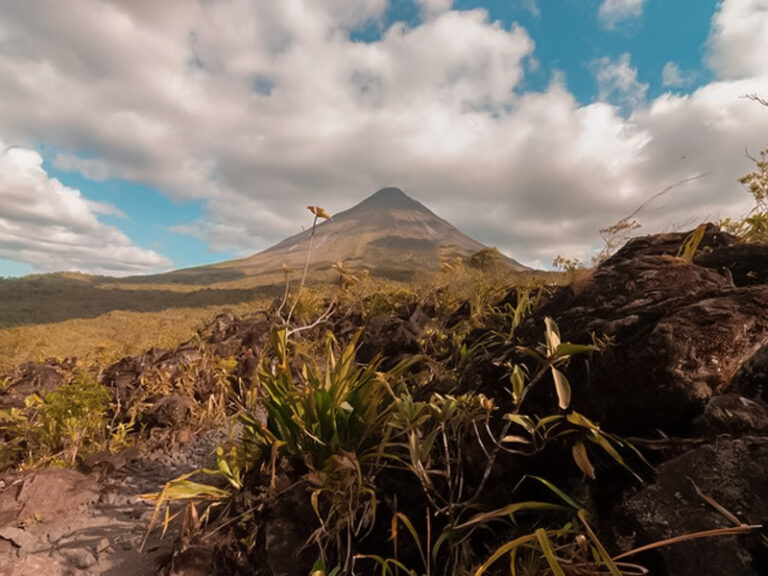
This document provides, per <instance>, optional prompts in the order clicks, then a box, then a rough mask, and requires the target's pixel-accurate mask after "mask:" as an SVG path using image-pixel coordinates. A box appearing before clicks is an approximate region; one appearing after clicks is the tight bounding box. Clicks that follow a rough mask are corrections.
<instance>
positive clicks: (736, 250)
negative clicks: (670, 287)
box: [693, 244, 768, 286]
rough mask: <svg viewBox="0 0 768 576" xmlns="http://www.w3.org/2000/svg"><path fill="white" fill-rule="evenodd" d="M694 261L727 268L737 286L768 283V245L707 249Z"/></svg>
mask: <svg viewBox="0 0 768 576" xmlns="http://www.w3.org/2000/svg"><path fill="white" fill-rule="evenodd" d="M693 261H694V263H695V264H697V265H699V266H705V267H707V268H715V269H717V270H725V269H727V270H728V271H729V272H730V274H731V276H732V278H733V283H734V284H735V285H736V286H752V285H756V284H766V283H768V266H766V263H768V246H761V245H759V244H736V245H734V246H727V247H725V248H719V249H717V250H710V251H705V252H703V253H701V254H699V255H697V256H696V257H695V258H694V260H693Z"/></svg>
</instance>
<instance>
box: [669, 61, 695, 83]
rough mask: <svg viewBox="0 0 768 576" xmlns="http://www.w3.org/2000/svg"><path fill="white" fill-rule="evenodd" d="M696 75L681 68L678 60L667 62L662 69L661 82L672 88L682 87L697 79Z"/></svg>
mask: <svg viewBox="0 0 768 576" xmlns="http://www.w3.org/2000/svg"><path fill="white" fill-rule="evenodd" d="M695 77H696V75H695V73H693V72H684V71H682V70H680V66H678V65H677V63H676V62H667V63H666V64H664V68H663V69H662V71H661V84H662V86H669V87H670V88H682V87H683V86H688V85H690V84H691V83H692V82H693V81H694V80H695Z"/></svg>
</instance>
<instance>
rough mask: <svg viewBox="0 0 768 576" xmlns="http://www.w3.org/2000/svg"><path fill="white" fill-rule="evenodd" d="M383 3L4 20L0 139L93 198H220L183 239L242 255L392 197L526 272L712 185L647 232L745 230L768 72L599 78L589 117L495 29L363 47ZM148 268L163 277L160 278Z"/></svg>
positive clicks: (456, 30) (158, 5)
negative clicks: (94, 192) (650, 80)
mask: <svg viewBox="0 0 768 576" xmlns="http://www.w3.org/2000/svg"><path fill="white" fill-rule="evenodd" d="M385 4H386V3H385V2H384V1H383V0H382V1H377V0H369V1H367V2H361V3H357V2H348V1H347V0H334V1H333V2H309V1H304V0H282V1H281V2H269V1H245V0H230V1H227V2H215V1H211V2H204V3H194V4H184V5H183V6H182V5H181V4H180V3H176V2H155V1H153V0H136V1H132V2H118V1H117V0H114V1H112V2H99V3H93V2H91V1H90V0H71V1H70V2H67V3H66V6H65V5H64V4H63V3H61V2H57V1H54V0H48V1H47V2H46V1H44V0H40V1H39V2H34V3H30V2H15V3H13V2H12V3H7V4H5V5H4V6H3V8H2V9H0V28H2V30H4V33H3V34H4V36H0V110H3V114H0V134H3V135H5V137H6V138H7V139H9V140H13V141H14V142H24V143H28V144H31V143H41V144H43V145H45V146H54V147H55V148H56V149H57V150H60V151H61V155H60V156H59V157H57V158H56V159H55V161H56V163H57V166H59V167H64V166H69V168H68V169H76V170H79V171H81V172H83V173H87V175H89V176H90V177H92V178H98V177H101V176H105V175H108V176H109V177H119V178H125V179H129V180H137V181H142V182H145V183H148V184H150V185H153V186H156V187H158V188H159V189H160V190H161V191H162V192H163V193H165V194H167V195H169V196H172V197H175V198H180V199H189V198H195V199H201V198H202V199H204V200H205V202H206V210H205V214H204V217H203V219H201V221H199V222H190V223H187V224H185V225H182V226H181V227H178V228H177V230H178V231H179V232H182V231H183V232H184V233H188V234H193V235H196V236H199V237H201V238H203V239H204V240H205V241H206V242H207V243H208V244H209V245H210V246H211V247H212V248H214V249H233V250H236V251H238V252H240V253H242V252H246V253H248V252H255V251H257V250H261V249H264V248H266V247H268V246H269V245H270V244H272V243H275V242H277V241H279V240H280V239H282V238H283V237H285V236H286V235H288V234H291V233H294V232H296V231H298V230H299V229H300V226H302V225H307V224H308V220H307V218H306V211H305V209H304V207H305V206H306V205H307V204H319V205H322V206H324V207H325V208H327V209H328V210H330V211H338V210H341V209H344V208H347V207H349V206H350V205H351V204H353V203H355V202H357V201H359V200H361V199H362V198H363V197H364V196H366V195H368V194H370V193H372V192H374V191H375V190H376V189H377V188H379V187H381V186H384V185H397V186H400V187H401V188H403V189H404V190H405V191H406V192H408V193H410V194H412V195H413V196H415V197H417V198H418V199H419V200H421V201H422V202H424V203H426V204H427V205H428V206H430V207H431V208H433V209H434V210H435V211H436V212H437V213H438V214H439V215H440V216H442V217H444V218H446V219H448V220H449V221H451V222H453V223H454V224H456V225H457V226H459V227H460V228H461V229H463V230H464V231H465V232H467V233H469V234H470V235H473V236H475V237H477V238H478V239H479V240H481V241H483V242H486V243H488V244H495V245H497V246H499V247H500V248H502V249H504V250H506V251H507V252H508V253H509V254H510V255H512V256H513V257H515V258H519V259H521V260H524V261H527V262H534V261H537V260H538V261H541V262H549V261H551V259H552V256H554V255H555V254H558V253H561V254H567V255H571V256H575V257H579V258H582V259H583V260H587V261H588V260H589V257H590V255H591V253H592V252H593V250H594V249H595V247H597V246H599V243H600V241H599V237H598V234H597V231H598V230H599V229H600V228H602V227H604V226H606V225H610V224H612V223H614V222H616V221H617V220H618V219H620V218H622V217H624V216H626V215H627V214H629V213H630V212H631V211H632V210H633V209H634V208H635V207H636V206H637V205H639V204H641V203H642V202H643V201H644V200H645V199H647V198H648V197H649V196H651V195H652V194H654V193H655V192H657V191H659V190H661V189H662V188H664V187H665V186H668V185H670V184H673V183H675V182H677V181H679V180H682V179H684V178H687V177H690V176H692V175H695V174H698V173H708V174H709V175H708V176H705V177H704V178H702V179H701V180H698V181H696V182H695V183H691V184H689V185H687V186H685V187H679V188H676V189H675V190H674V191H673V192H671V193H670V194H668V195H667V196H665V197H663V198H661V199H659V201H657V202H654V203H652V205H651V206H649V207H648V209H647V210H645V211H644V212H643V214H642V215H641V221H642V223H643V225H644V227H643V228H642V229H641V231H643V232H645V231H650V230H653V229H660V228H663V227H664V226H669V225H674V224H675V223H679V222H685V221H688V220H689V219H692V218H695V217H705V216H709V217H716V216H718V215H728V214H736V215H738V214H739V212H740V211H742V210H744V209H745V207H746V205H745V203H744V202H746V201H747V200H748V197H747V195H746V194H745V193H744V192H743V191H742V190H741V189H740V187H739V185H738V183H737V182H736V180H737V178H738V176H740V175H741V174H743V173H744V172H745V171H747V170H749V169H750V162H749V160H748V159H747V158H746V157H745V156H744V154H743V150H744V148H745V147H749V148H750V150H756V149H759V148H760V147H764V146H765V134H766V133H768V113H766V110H765V109H764V108H763V107H761V106H758V105H756V104H754V103H752V102H749V101H747V100H744V99H740V98H739V96H740V95H742V94H745V93H753V92H758V93H762V94H768V79H767V76H768V74H766V73H765V72H761V71H760V70H763V69H762V68H761V67H760V66H759V65H758V64H759V61H758V63H754V62H753V63H751V64H750V65H749V66H748V67H746V68H745V69H744V71H743V73H742V74H741V75H742V76H743V77H740V78H738V79H737V78H731V77H728V78H725V77H723V79H722V81H719V82H716V83H713V84H710V85H708V86H704V87H702V88H700V89H698V90H697V91H695V92H694V93H692V94H680V95H669V94H668V95H664V96H661V97H659V98H657V99H656V100H652V101H648V99H647V89H648V88H647V85H646V84H644V83H641V82H640V81H639V80H638V78H637V70H636V69H635V68H634V67H633V66H632V65H631V62H630V57H629V55H623V56H621V57H620V58H618V59H617V60H602V61H598V62H597V64H596V65H595V73H596V76H597V78H598V81H599V82H600V86H599V88H600V94H601V101H598V102H595V103H592V104H589V105H586V106H585V105H580V104H579V103H578V102H577V101H576V100H575V98H574V96H573V95H572V94H571V93H569V92H568V90H567V89H566V88H565V84H564V82H563V81H561V80H560V79H558V78H556V79H555V80H554V81H553V82H552V84H551V86H549V87H548V88H547V89H545V90H543V91H542V92H529V93H523V94H519V93H516V90H515V89H516V88H519V86H520V81H521V79H522V77H523V74H524V71H525V69H526V66H527V65H528V64H527V63H528V62H530V60H531V58H532V56H534V54H535V53H534V43H533V41H532V40H531V38H530V37H529V35H528V34H527V33H526V31H525V30H523V29H522V28H520V27H512V28H511V29H505V28H504V27H502V26H501V25H500V24H497V23H493V22H491V21H490V20H489V17H488V14H487V13H486V12H485V11H483V10H474V11H468V12H458V11H445V12H442V13H436V14H435V15H434V16H433V17H432V18H430V19H429V20H427V21H425V22H424V23H423V24H421V25H420V26H417V27H414V28H407V27H404V26H402V25H397V26H395V27H393V28H391V29H389V30H386V31H384V34H383V36H382V38H381V40H380V41H378V42H374V43H371V44H365V43H362V42H354V41H352V40H350V31H351V30H354V29H357V28H358V27H359V26H361V25H362V24H364V23H365V22H371V21H375V20H376V19H377V18H379V17H380V15H381V14H382V10H383V8H384V7H385ZM732 4H738V2H735V0H726V2H725V3H724V4H723V6H722V7H721V9H720V11H719V12H718V16H717V18H716V25H715V27H713V33H712V40H711V42H710V51H711V54H712V56H711V58H712V60H711V61H713V62H714V61H718V58H720V59H721V60H720V61H724V60H722V55H724V54H731V52H732V48H733V46H734V45H737V46H738V45H741V42H742V40H741V38H740V37H739V36H738V35H734V34H732V33H731V32H730V31H729V28H728V26H729V23H730V22H731V21H732V18H730V17H724V16H723V14H730V13H731V12H732V11H733V10H734V9H733V8H732ZM641 5H642V3H641ZM53 23H56V24H55V25H54V24H53ZM758 41H761V40H756V42H758ZM96 46H97V47H98V49H95V48H94V47H96ZM82 150H87V151H89V153H90V154H89V157H88V158H82V157H78V156H77V155H76V154H77V151H82ZM3 207H5V200H4V204H3ZM84 209H85V210H86V212H88V213H90V214H91V216H90V217H91V218H93V219H94V220H95V217H94V216H93V212H94V211H95V207H93V206H88V205H86V206H85V208H84ZM97 224H98V222H97ZM124 242H126V243H128V244H127V245H130V243H129V241H128V240H127V239H124ZM104 244H105V243H104V241H103V240H102V241H101V244H99V243H94V244H93V245H94V246H97V247H98V246H101V245H104ZM49 250H50V251H51V254H52V256H51V261H52V260H54V259H55V257H56V256H55V252H53V251H54V248H53V247H51V248H49ZM134 250H139V249H138V248H135V247H134ZM38 251H39V252H40V253H41V254H42V253H44V250H43V248H41V247H39V248H38ZM142 254H143V255H142V256H141V258H145V257H146V260H144V262H145V266H146V269H149V268H152V267H162V266H163V265H164V264H162V263H159V264H152V258H151V257H149V256H147V254H146V253H142ZM3 257H5V256H4V255H3V254H0V258H3ZM17 257H18V258H20V256H17ZM135 257H136V258H139V257H138V256H135ZM88 258H93V260H92V261H91V265H92V267H93V268H98V267H103V265H104V263H103V260H99V258H101V256H99V257H96V256H88ZM141 258H139V260H141ZM86 260H87V258H86V256H83V261H84V262H85V261H86ZM25 261H27V260H25ZM28 261H31V260H28ZM41 267H42V265H41Z"/></svg>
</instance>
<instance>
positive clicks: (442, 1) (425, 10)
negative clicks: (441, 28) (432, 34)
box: [416, 0, 453, 20]
mask: <svg viewBox="0 0 768 576" xmlns="http://www.w3.org/2000/svg"><path fill="white" fill-rule="evenodd" d="M416 2H417V4H419V6H420V7H421V14H422V16H423V17H424V18H425V19H427V20H428V19H430V18H434V17H435V16H439V15H440V14H442V13H443V12H447V11H448V10H450V9H451V6H453V0H416Z"/></svg>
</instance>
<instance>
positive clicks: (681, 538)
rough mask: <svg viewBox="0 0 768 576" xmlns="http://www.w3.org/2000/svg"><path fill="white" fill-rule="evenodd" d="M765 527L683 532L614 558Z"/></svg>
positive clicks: (754, 526) (736, 534) (760, 525)
mask: <svg viewBox="0 0 768 576" xmlns="http://www.w3.org/2000/svg"><path fill="white" fill-rule="evenodd" d="M762 527H763V525H762V524H752V525H746V524H745V525H742V526H734V527H733V528H715V529H714V530H703V531H701V532H692V533H690V534H683V535H682V536H674V537H673V538H667V539H665V540H659V541H658V542H653V543H651V544H646V545H645V546H640V548H635V549H634V550H629V551H628V552H622V553H621V554H619V555H618V556H614V557H613V560H621V559H622V558H627V557H628V556H634V555H635V554H640V553H641V552H647V551H648V550H655V549H656V548H662V547H663V546H669V545H670V544H678V543H679V542H688V541H689V540H698V539H699V538H714V537H717V536H738V535H739V534H746V533H747V532H754V531H755V530H760V529H761V528H762Z"/></svg>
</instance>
